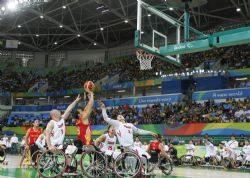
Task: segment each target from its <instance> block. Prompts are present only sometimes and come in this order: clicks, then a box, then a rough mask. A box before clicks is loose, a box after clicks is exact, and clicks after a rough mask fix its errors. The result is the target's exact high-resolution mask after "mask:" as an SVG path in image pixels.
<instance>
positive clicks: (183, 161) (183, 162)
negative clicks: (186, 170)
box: [180, 155, 191, 166]
mask: <svg viewBox="0 0 250 178" xmlns="http://www.w3.org/2000/svg"><path fill="white" fill-rule="evenodd" d="M188 157H189V156H188V155H182V156H181V157H180V160H181V165H182V166H184V165H187V164H190V162H191V156H190V158H188Z"/></svg>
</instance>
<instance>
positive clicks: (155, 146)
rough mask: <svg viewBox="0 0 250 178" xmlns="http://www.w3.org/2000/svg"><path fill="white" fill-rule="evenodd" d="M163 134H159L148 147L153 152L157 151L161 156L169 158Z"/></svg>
mask: <svg viewBox="0 0 250 178" xmlns="http://www.w3.org/2000/svg"><path fill="white" fill-rule="evenodd" d="M161 139H162V136H161V135H158V136H157V140H153V141H152V142H151V143H150V144H149V147H148V152H149V153H150V154H151V153H152V152H157V153H159V154H160V156H161V157H163V158H166V159H169V156H168V154H167V153H166V151H165V150H164V145H163V144H162V143H161Z"/></svg>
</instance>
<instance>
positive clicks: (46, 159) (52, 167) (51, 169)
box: [37, 150, 66, 178]
mask: <svg viewBox="0 0 250 178" xmlns="http://www.w3.org/2000/svg"><path fill="white" fill-rule="evenodd" d="M65 169H66V156H65V154H64V153H63V152H62V151H61V150H56V151H53V152H52V151H50V150H48V151H45V152H43V153H42V154H41V156H40V157H39V159H38V162H37V170H38V173H39V175H40V176H41V177H44V178H55V177H60V176H61V175H62V174H63V172H64V171H65Z"/></svg>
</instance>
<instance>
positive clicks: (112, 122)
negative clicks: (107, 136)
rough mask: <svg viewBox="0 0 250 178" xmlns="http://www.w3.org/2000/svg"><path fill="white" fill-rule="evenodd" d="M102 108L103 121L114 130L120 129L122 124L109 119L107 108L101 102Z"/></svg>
mask: <svg viewBox="0 0 250 178" xmlns="http://www.w3.org/2000/svg"><path fill="white" fill-rule="evenodd" d="M99 105H100V108H101V109H102V116H103V119H104V120H105V121H106V122H107V123H108V124H109V125H112V126H113V127H114V128H118V127H119V125H120V122H119V121H117V120H114V119H110V118H109V117H108V114H107V111H106V107H105V105H104V103H103V102H99Z"/></svg>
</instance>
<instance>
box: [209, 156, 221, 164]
mask: <svg viewBox="0 0 250 178" xmlns="http://www.w3.org/2000/svg"><path fill="white" fill-rule="evenodd" d="M209 164H210V165H212V166H218V165H219V160H218V159H217V158H216V157H215V156H212V157H210V159H209Z"/></svg>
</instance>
